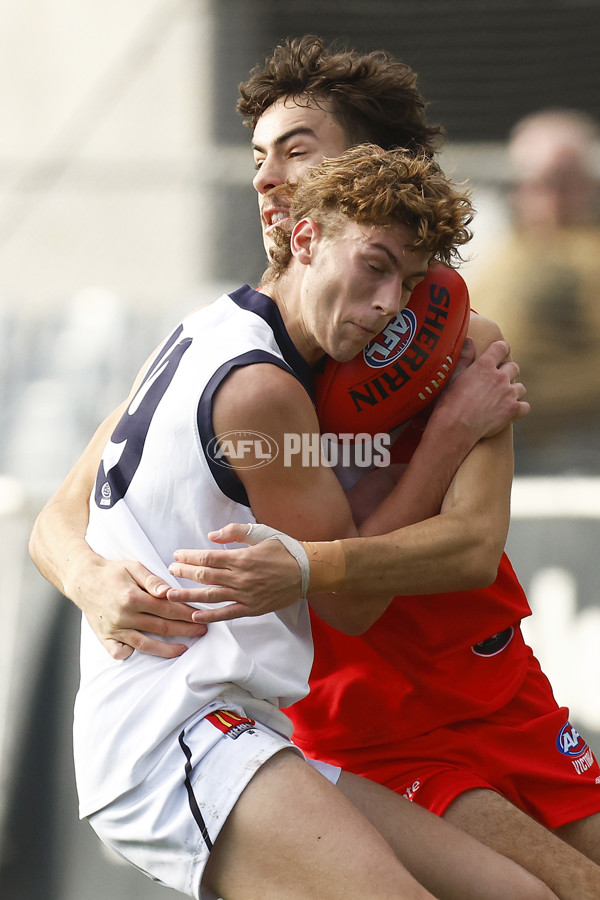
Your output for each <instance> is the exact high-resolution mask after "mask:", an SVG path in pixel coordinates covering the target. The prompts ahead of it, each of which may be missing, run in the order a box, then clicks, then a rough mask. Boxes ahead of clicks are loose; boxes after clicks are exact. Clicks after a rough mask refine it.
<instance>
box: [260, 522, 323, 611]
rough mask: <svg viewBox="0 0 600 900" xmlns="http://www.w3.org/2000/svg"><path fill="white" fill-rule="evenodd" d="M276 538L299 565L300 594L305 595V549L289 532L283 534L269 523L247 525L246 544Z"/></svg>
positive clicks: (307, 575) (306, 588)
mask: <svg viewBox="0 0 600 900" xmlns="http://www.w3.org/2000/svg"><path fill="white" fill-rule="evenodd" d="M273 540H277V541H279V542H280V543H281V544H283V546H284V547H285V549H286V550H287V551H288V553H291V554H292V556H293V557H294V559H295V560H296V562H297V563H298V565H299V566H300V575H301V578H302V596H303V597H306V595H307V594H308V584H309V581H310V563H309V561H308V556H307V555H306V550H305V549H304V547H303V546H302V544H301V543H300V541H297V540H296V539H295V538H293V537H290V536H289V534H285V533H284V532H283V531H277V529H276V528H271V526H270V525H261V524H258V523H257V524H254V525H250V526H249V527H248V531H247V533H246V543H247V544H260V543H262V542H263V541H273Z"/></svg>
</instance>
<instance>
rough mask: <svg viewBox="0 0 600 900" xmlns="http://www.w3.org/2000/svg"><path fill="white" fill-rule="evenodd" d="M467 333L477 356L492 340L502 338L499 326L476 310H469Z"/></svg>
mask: <svg viewBox="0 0 600 900" xmlns="http://www.w3.org/2000/svg"><path fill="white" fill-rule="evenodd" d="M467 335H468V337H470V338H471V339H472V340H473V343H474V344H475V350H476V353H477V356H479V354H480V353H483V351H484V350H485V349H486V348H487V347H489V345H490V344H491V343H492V342H493V341H501V340H504V336H503V334H502V331H501V329H500V326H499V325H497V324H496V322H493V321H492V319H487V318H486V317H485V316H481V315H479V313H476V312H471V319H470V321H469V328H468V331H467Z"/></svg>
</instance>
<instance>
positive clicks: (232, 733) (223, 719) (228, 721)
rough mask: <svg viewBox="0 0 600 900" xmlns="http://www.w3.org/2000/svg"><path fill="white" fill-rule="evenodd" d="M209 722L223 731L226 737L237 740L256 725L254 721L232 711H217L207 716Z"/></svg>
mask: <svg viewBox="0 0 600 900" xmlns="http://www.w3.org/2000/svg"><path fill="white" fill-rule="evenodd" d="M206 719H207V721H208V722H210V723H211V725H214V726H215V728H218V729H219V731H222V732H223V734H224V735H226V736H227V737H230V738H232V739H233V740H235V739H236V738H238V737H239V736H240V734H243V733H244V732H245V731H250V730H251V729H252V728H254V726H255V725H256V722H255V721H254V719H247V718H246V717H245V716H240V715H238V713H236V712H233V710H231V709H217V710H215V712H212V713H209V714H208V715H207V716H206Z"/></svg>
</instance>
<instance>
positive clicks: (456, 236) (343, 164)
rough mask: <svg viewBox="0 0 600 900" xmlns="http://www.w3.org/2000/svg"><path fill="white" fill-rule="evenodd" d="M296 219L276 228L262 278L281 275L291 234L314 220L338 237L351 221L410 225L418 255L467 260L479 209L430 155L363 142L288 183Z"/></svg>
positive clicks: (292, 217)
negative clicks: (464, 252) (463, 250)
mask: <svg viewBox="0 0 600 900" xmlns="http://www.w3.org/2000/svg"><path fill="white" fill-rule="evenodd" d="M286 191H287V192H289V196H290V204H291V205H290V218H289V219H288V220H286V222H285V224H284V226H283V227H279V228H276V229H274V232H273V238H274V243H275V246H274V247H273V248H272V249H271V251H270V259H271V263H270V266H269V268H268V269H267V271H266V272H265V275H264V276H263V280H273V279H274V278H278V277H279V276H280V275H281V274H282V273H283V272H284V271H285V269H286V268H287V266H288V264H289V262H290V259H291V256H292V253H291V249H290V233H291V231H292V230H293V228H294V225H296V223H297V222H299V221H301V219H304V218H307V217H310V218H311V219H314V220H315V221H316V222H318V223H319V225H320V226H321V229H322V231H323V233H324V234H325V235H327V236H334V235H335V233H336V231H337V230H339V228H340V226H342V225H343V224H344V223H345V222H346V221H347V220H351V221H354V222H357V223H358V224H359V225H380V226H386V225H393V224H399V225H404V226H405V227H406V228H408V229H409V230H410V231H411V232H412V233H413V234H414V241H413V242H412V244H411V245H410V248H411V249H412V250H426V251H428V252H429V253H430V254H431V257H432V259H438V260H440V261H441V262H444V263H446V264H447V265H452V264H453V263H456V262H457V261H460V260H461V256H460V252H459V248H460V247H462V246H463V245H464V244H466V243H467V242H468V241H469V240H470V239H471V237H472V234H471V231H470V229H469V227H468V226H469V225H470V223H471V221H472V219H473V215H474V210H473V206H472V204H471V200H470V197H469V194H468V192H467V191H460V190H459V189H458V187H457V186H456V185H455V184H453V182H451V181H450V179H448V178H447V177H446V175H444V173H443V172H442V170H441V169H440V167H439V166H438V165H437V163H435V162H434V161H433V160H432V159H431V158H430V157H429V156H427V155H425V154H421V155H419V156H414V155H413V154H411V153H407V152H406V151H405V150H382V149H381V147H378V146H376V145H374V144H360V145H358V146H356V147H352V148H351V149H350V150H347V151H346V152H345V153H344V154H342V156H339V157H336V158H335V159H324V160H323V161H322V162H321V163H319V165H317V166H313V167H312V168H311V169H310V170H309V171H308V172H307V173H306V175H304V176H303V177H302V178H301V179H300V180H299V182H298V183H297V184H296V185H287V186H286Z"/></svg>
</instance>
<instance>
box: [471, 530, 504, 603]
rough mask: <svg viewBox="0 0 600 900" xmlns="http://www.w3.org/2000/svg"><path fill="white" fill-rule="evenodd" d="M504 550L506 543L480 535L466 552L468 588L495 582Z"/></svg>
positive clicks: (485, 586) (473, 588) (477, 588)
mask: <svg viewBox="0 0 600 900" xmlns="http://www.w3.org/2000/svg"><path fill="white" fill-rule="evenodd" d="M503 551H504V544H503V543H502V544H501V543H500V542H498V541H496V540H493V539H490V538H488V537H486V535H482V536H480V537H479V538H478V539H477V540H476V541H475V542H474V544H473V546H472V547H470V548H469V550H468V551H467V552H466V558H465V560H464V568H463V571H464V574H465V578H466V579H467V581H468V590H480V589H482V588H487V587H489V586H490V585H491V584H493V583H494V582H495V580H496V578H497V577H498V567H499V565H500V560H501V558H502V553H503Z"/></svg>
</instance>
